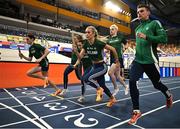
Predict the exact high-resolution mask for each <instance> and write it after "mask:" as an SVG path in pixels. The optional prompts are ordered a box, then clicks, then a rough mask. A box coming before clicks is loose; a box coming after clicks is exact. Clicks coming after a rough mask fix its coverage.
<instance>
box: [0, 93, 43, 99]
mask: <svg viewBox="0 0 180 129" xmlns="http://www.w3.org/2000/svg"><path fill="white" fill-rule="evenodd" d="M37 95H38V96H40V95H46V93H43V94H37ZM26 97H34V95H28V96H27V95H26V96H17V97H16V98H18V99H19V98H26ZM6 99H12V97H7V98H0V100H6Z"/></svg>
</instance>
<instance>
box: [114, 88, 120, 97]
mask: <svg viewBox="0 0 180 129" xmlns="http://www.w3.org/2000/svg"><path fill="white" fill-rule="evenodd" d="M118 92H119V88H115V89H114V93H113V96H115V95H116V94H117V93H118Z"/></svg>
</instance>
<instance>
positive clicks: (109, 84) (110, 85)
mask: <svg viewBox="0 0 180 129" xmlns="http://www.w3.org/2000/svg"><path fill="white" fill-rule="evenodd" d="M166 80H167V81H163V83H165V84H166V82H169V81H171V80H173V81H174V79H171V80H168V79H166ZM176 80H179V81H180V79H176ZM144 83H145V84H146V85H147V83H148V85H149V83H151V82H150V80H148V82H147V81H146V82H144V81H140V82H139V85H140V86H139V88H142V87H145V86H142V85H143V84H144ZM176 83H177V82H176ZM151 84H152V83H151ZM167 84H168V83H167ZM89 87H91V86H89ZM107 87H108V88H113V86H112V83H110V82H108V83H107ZM33 88H35V87H33ZM93 89H94V88H87V89H86V91H89V90H93ZM94 90H95V89H94ZM76 91H78V92H80V91H81V90H71V89H69V90H68V91H67V92H76ZM120 91H124V90H120ZM37 95H38V96H40V95H46V93H45V94H44V93H43V94H37ZM31 96H32V97H33V95H31ZM31 96H27V95H26V96H17V97H16V98H25V97H31ZM5 99H12V97H7V98H0V100H5Z"/></svg>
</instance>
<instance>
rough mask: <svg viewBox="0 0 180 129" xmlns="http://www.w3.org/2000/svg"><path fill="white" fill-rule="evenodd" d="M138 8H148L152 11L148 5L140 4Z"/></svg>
mask: <svg viewBox="0 0 180 129" xmlns="http://www.w3.org/2000/svg"><path fill="white" fill-rule="evenodd" d="M137 8H146V9H147V10H148V11H151V10H150V7H149V6H148V5H146V4H139V5H138V6H137Z"/></svg>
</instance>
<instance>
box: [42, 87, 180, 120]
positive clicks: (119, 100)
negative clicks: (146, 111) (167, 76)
mask: <svg viewBox="0 0 180 129" xmlns="http://www.w3.org/2000/svg"><path fill="white" fill-rule="evenodd" d="M178 88H180V86H178V87H174V88H171V89H170V90H174V89H178ZM160 92H161V91H155V92H152V93H146V94H142V95H140V96H148V95H152V94H156V93H160ZM129 99H131V98H130V97H128V98H123V99H120V100H117V102H120V101H124V100H129ZM105 104H106V103H100V104H96V105H91V106H86V107H83V108H78V109H73V110H68V111H64V112H60V113H55V114H50V115H46V116H42V118H48V117H51V116H57V115H61V114H65V113H70V112H75V111H79V110H83V109H88V108H93V107H98V106H102V105H105Z"/></svg>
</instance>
